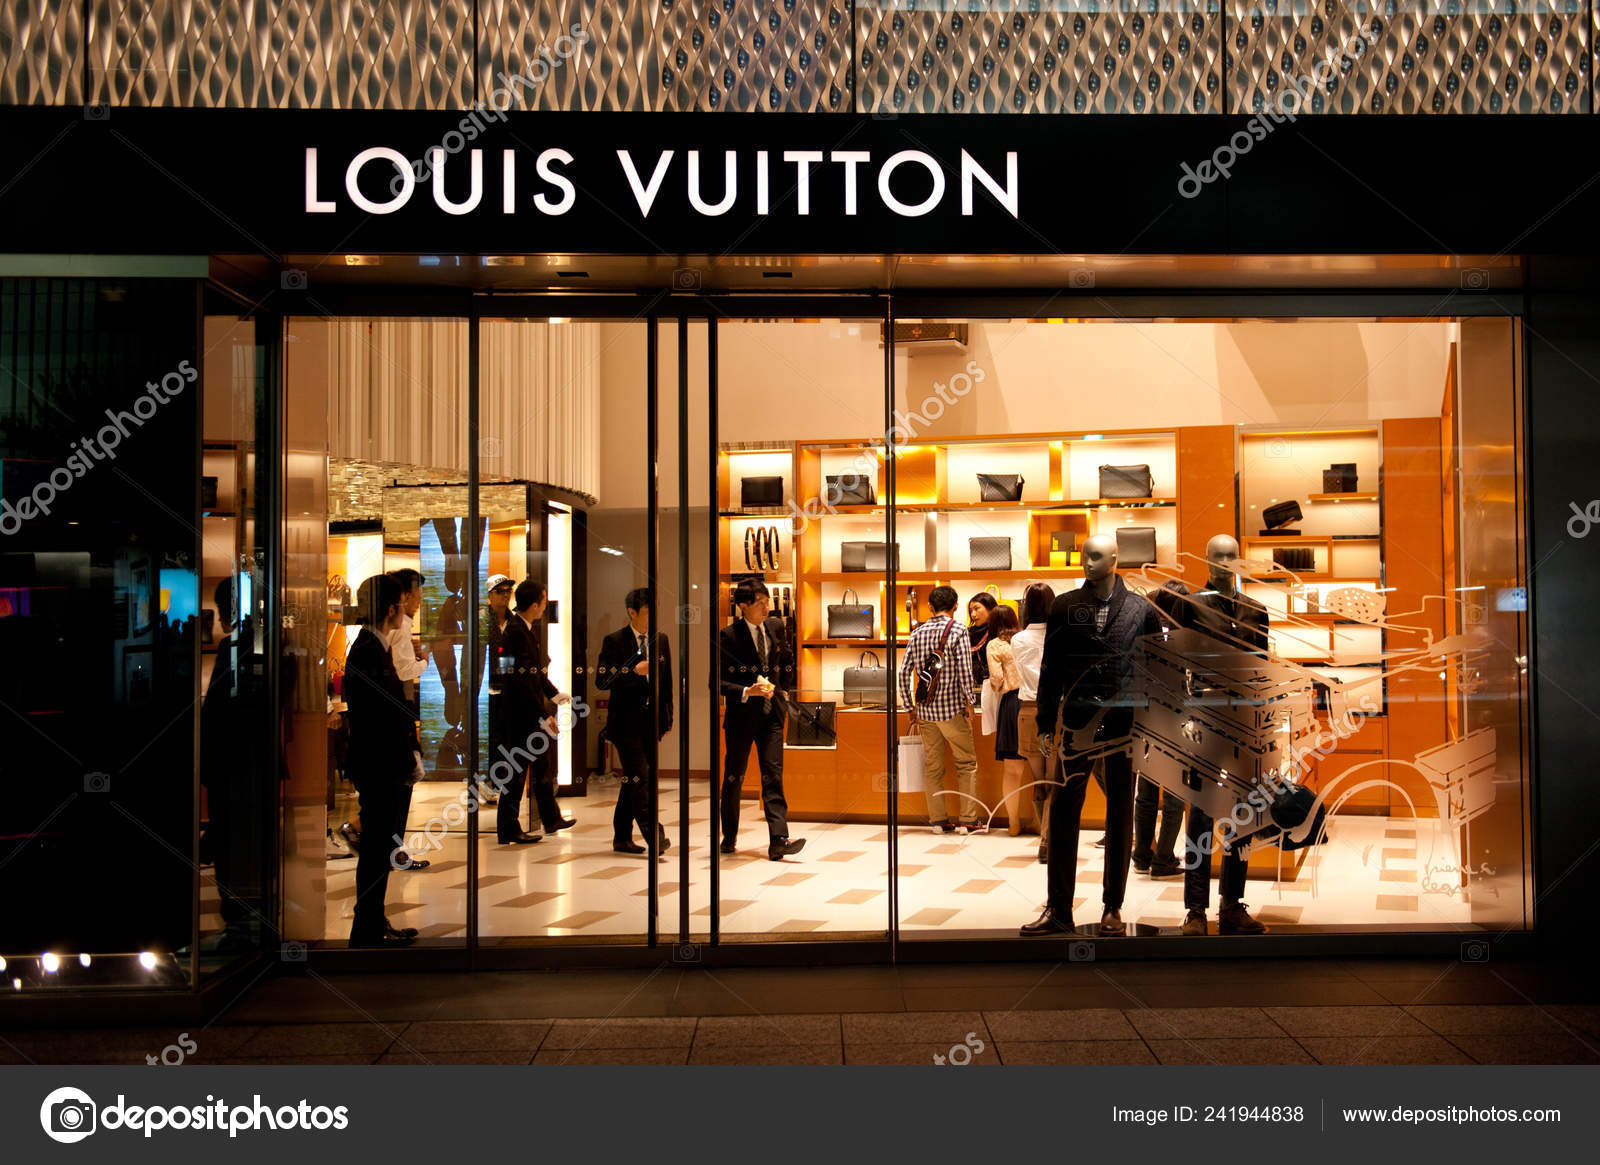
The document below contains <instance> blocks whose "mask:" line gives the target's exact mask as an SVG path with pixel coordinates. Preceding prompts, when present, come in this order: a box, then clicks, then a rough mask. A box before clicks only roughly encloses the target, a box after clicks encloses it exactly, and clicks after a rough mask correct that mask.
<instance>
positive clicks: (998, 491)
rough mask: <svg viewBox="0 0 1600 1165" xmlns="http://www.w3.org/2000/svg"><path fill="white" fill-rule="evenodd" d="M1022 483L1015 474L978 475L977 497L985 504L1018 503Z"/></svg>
mask: <svg viewBox="0 0 1600 1165" xmlns="http://www.w3.org/2000/svg"><path fill="white" fill-rule="evenodd" d="M1022 482H1023V479H1022V478H1021V477H1020V476H1019V475H1018V474H1015V473H980V474H978V497H979V498H980V499H981V500H983V501H986V502H1020V501H1021V500H1022Z"/></svg>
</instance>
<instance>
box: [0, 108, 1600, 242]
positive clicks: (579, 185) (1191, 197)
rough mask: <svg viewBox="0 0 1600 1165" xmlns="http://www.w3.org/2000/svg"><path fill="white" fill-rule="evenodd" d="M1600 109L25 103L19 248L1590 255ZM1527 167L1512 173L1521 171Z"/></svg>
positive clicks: (13, 171) (14, 197)
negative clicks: (1390, 111) (1214, 111)
mask: <svg viewBox="0 0 1600 1165" xmlns="http://www.w3.org/2000/svg"><path fill="white" fill-rule="evenodd" d="M1593 132H1594V130H1593V123H1592V119H1588V118H1581V117H1566V118H1562V117H1540V118H1509V117H1481V118H1467V117H1458V118H1405V117H1359V116H1355V117H1349V116H1345V117H1321V118H1312V117H1291V116H1286V115H1276V116H1268V115H1267V114H1259V115H1257V116H1255V117H1250V118H1246V117H1210V116H1142V117H1134V116H1128V117H1123V116H1097V115H1089V116H1060V117H1045V116H1004V115H994V116H959V115H950V116H944V115H938V116H908V117H900V118H867V117H853V116H802V115H789V114H771V115H761V114H612V113H574V114H548V113H546V114H539V113H507V114H502V113H497V112H495V111H493V110H479V111H475V112H469V113H424V112H352V111H299V110H281V111H280V110H135V109H120V108H106V107H101V106H91V107H88V108H87V109H76V108H74V109H70V110H67V109H21V108H14V109H7V110H4V111H0V143H3V148H4V152H5V158H6V165H5V176H4V178H3V179H0V250H4V251H7V252H80V253H205V252H225V251H243V252H256V253H262V254H267V255H281V254H286V253H291V252H292V253H317V254H327V253H347V252H357V253H361V252H371V253H431V252H441V253H463V254H466V253H477V254H511V253H524V252H526V253H540V252H574V253H613V254H685V253H696V254H698V253H710V254H784V253H822V254H880V253H901V254H930V253H962V254H1097V255H1102V254H1112V255H1116V254H1169V253H1191V254H1227V253H1321V252H1334V253H1373V252H1425V253H1473V254H1480V253H1491V254H1492V253H1497V252H1538V251H1553V252H1566V251H1572V250H1586V249H1587V246H1588V244H1587V242H1586V240H1587V237H1588V231H1587V224H1588V223H1589V222H1592V221H1593V216H1594V214H1595V212H1596V210H1597V209H1600V206H1597V202H1600V188H1597V187H1600V183H1597V182H1596V181H1595V178H1594V176H1593V175H1592V173H1591V170H1592V169H1593V168H1594V167H1593V166H1592V164H1591V162H1590V161H1589V155H1588V153H1587V151H1586V150H1585V149H1584V143H1585V141H1586V140H1587V139H1588V138H1589V137H1590V136H1591V135H1592V134H1593ZM1513 163H1515V164H1513Z"/></svg>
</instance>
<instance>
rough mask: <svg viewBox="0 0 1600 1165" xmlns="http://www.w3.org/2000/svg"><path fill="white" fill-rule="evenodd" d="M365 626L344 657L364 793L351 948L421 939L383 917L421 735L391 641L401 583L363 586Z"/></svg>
mask: <svg viewBox="0 0 1600 1165" xmlns="http://www.w3.org/2000/svg"><path fill="white" fill-rule="evenodd" d="M360 608H361V611H362V613H363V626H362V628H361V631H360V632H359V633H358V634H357V635H356V640H355V643H353V644H352V645H351V647H350V651H349V652H348V654H346V656H345V664H344V698H345V701H346V703H347V704H348V705H349V720H350V751H349V757H348V759H347V761H346V762H345V771H346V772H347V773H348V774H349V776H350V779H351V780H352V781H353V782H354V783H355V786H356V788H357V789H358V790H359V791H360V793H361V821H362V825H363V827H364V828H363V833H364V834H365V836H366V837H367V838H368V839H369V840H368V844H366V845H364V846H362V847H361V849H360V851H359V853H358V855H357V859H356V901H355V911H354V913H355V918H354V920H353V921H352V923H351V925H350V944H351V945H352V946H405V945H407V944H409V943H410V942H411V941H412V940H413V939H414V938H415V937H416V934H417V932H416V931H415V930H412V929H410V928H407V929H406V930H403V931H402V930H396V929H395V928H394V927H391V926H390V925H389V920H388V919H387V918H385V917H384V913H383V900H384V897H385V896H386V895H387V894H388V890H389V870H390V862H391V856H392V855H393V854H394V853H395V848H394V847H393V845H392V844H391V841H390V839H391V837H393V836H394V835H396V834H399V833H401V832H403V831H404V829H405V820H404V816H403V815H404V812H405V808H404V806H405V804H406V802H407V800H408V798H407V796H406V793H407V792H408V791H409V789H410V787H411V775H412V771H413V768H414V766H415V764H416V752H415V751H414V750H415V749H416V748H417V728H416V721H415V720H414V719H413V714H412V708H411V704H410V702H409V701H408V700H407V699H406V695H405V689H404V687H403V686H402V685H401V683H400V676H399V675H398V674H397V673H396V672H395V670H394V659H393V657H392V656H391V654H390V648H389V644H388V642H387V640H386V639H385V635H386V634H387V633H388V632H390V631H393V630H395V629H396V628H398V627H399V626H400V584H399V583H398V582H397V581H396V580H395V579H394V578H393V577H391V576H390V575H386V574H380V575H375V576H374V577H372V578H370V579H368V580H367V581H366V582H364V583H362V584H361V598H360Z"/></svg>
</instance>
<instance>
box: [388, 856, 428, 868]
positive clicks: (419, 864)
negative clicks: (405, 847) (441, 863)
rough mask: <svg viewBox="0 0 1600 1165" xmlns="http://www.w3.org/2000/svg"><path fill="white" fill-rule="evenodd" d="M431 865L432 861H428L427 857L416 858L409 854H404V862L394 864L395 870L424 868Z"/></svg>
mask: <svg viewBox="0 0 1600 1165" xmlns="http://www.w3.org/2000/svg"><path fill="white" fill-rule="evenodd" d="M431 865H433V863H432V862H430V861H429V860H428V859H427V858H421V859H418V858H414V857H412V856H411V855H410V854H407V855H406V860H405V861H404V862H401V863H398V864H396V865H395V869H396V870H400V871H405V870H426V869H427V868H428V867H429V866H431Z"/></svg>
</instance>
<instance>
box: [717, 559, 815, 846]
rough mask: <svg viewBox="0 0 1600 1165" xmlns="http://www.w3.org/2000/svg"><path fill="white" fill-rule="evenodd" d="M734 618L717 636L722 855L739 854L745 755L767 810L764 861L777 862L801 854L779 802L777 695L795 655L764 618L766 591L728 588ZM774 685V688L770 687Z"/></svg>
mask: <svg viewBox="0 0 1600 1165" xmlns="http://www.w3.org/2000/svg"><path fill="white" fill-rule="evenodd" d="M733 601H734V604H735V606H736V607H737V609H738V611H739V617H738V618H737V619H735V620H734V622H733V626H731V627H724V628H723V629H722V632H721V635H720V637H719V642H720V644H721V653H722V668H721V674H720V676H719V677H718V678H719V682H720V686H721V689H722V696H723V699H724V700H725V701H726V707H725V709H724V711H723V716H722V741H723V752H722V852H723V853H725V854H731V853H733V852H734V850H735V849H737V848H738V838H739V791H740V788H741V787H742V786H743V784H744V771H745V766H746V765H748V764H749V763H750V750H751V748H754V749H755V750H756V762H757V763H758V764H759V765H760V766H761V807H762V808H763V809H764V810H765V811H766V816H767V832H768V835H769V838H768V842H767V857H768V858H770V859H771V860H773V861H775V862H777V861H782V860H783V858H784V857H785V856H787V855H789V854H797V853H799V852H800V851H801V850H802V849H803V848H805V844H806V843H805V841H804V839H794V838H791V837H790V836H789V803H788V802H787V801H786V800H784V796H783V711H784V700H785V698H786V697H785V696H784V694H783V692H784V691H785V690H787V689H789V688H792V687H793V680H794V657H793V656H792V654H790V652H789V649H788V645H787V642H786V637H785V635H784V630H783V620H782V619H778V618H775V617H771V616H769V615H768V610H769V600H768V597H767V586H766V584H765V583H763V582H762V581H761V580H760V579H745V580H744V581H742V582H740V583H739V584H738V585H737V586H735V587H734V589H733ZM775 681H776V682H775Z"/></svg>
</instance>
